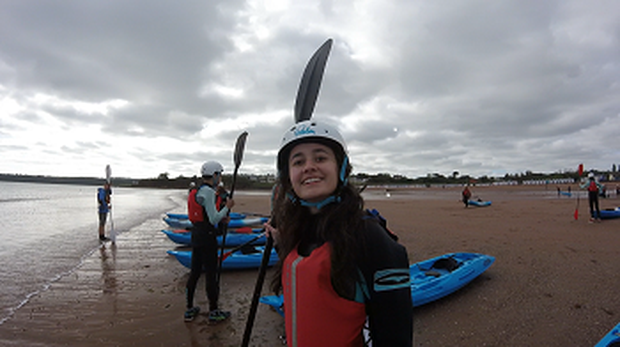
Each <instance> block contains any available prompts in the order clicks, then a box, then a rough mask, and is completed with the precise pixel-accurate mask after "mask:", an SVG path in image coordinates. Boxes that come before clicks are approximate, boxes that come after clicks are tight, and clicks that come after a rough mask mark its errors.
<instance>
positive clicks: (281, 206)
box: [266, 120, 413, 346]
mask: <svg viewBox="0 0 620 347" xmlns="http://www.w3.org/2000/svg"><path fill="white" fill-rule="evenodd" d="M351 170H352V166H351V165H350V164H349V160H348V156H347V151H346V144H345V142H344V140H343V138H342V136H341V135H340V133H339V132H338V131H337V130H336V129H335V128H332V127H331V126H328V125H325V124H322V123H320V122H316V121H311V120H306V121H302V122H299V123H297V124H296V125H295V126H293V127H291V128H290V129H289V130H288V131H287V132H286V133H285V135H284V138H283V141H282V145H281V147H280V151H279V153H278V173H279V178H280V182H279V184H280V186H281V189H280V191H281V192H282V193H283V194H279V196H278V197H277V199H276V203H275V205H274V214H275V216H274V218H273V219H274V221H275V224H276V225H277V230H276V229H274V228H272V227H270V226H268V225H267V226H266V227H267V228H268V230H269V231H270V232H271V233H272V234H273V235H275V238H276V241H277V244H278V246H279V247H278V256H279V258H280V259H282V262H281V263H280V264H279V265H278V268H277V272H276V277H275V279H274V282H273V289H274V291H275V292H279V291H280V290H282V291H283V294H284V302H285V306H286V309H285V310H284V312H285V325H286V336H287V340H288V341H287V342H288V343H289V344H290V345H295V346H297V345H299V346H305V345H322V346H324V345H334V346H361V345H363V342H364V335H363V333H362V328H363V326H364V324H365V322H366V321H368V325H369V330H370V336H372V343H373V345H375V346H411V344H412V334H413V333H412V331H413V316H412V312H411V309H410V308H411V306H412V303H411V288H410V285H409V270H408V267H409V261H408V258H407V251H406V249H405V248H404V247H403V246H401V245H400V244H398V243H397V242H396V241H395V240H394V239H393V238H391V237H390V236H389V235H388V233H387V232H386V231H385V229H384V228H382V227H381V226H380V225H379V224H378V223H376V221H375V220H372V219H369V218H365V213H364V210H363V206H364V201H363V199H362V197H361V196H360V194H359V192H358V191H357V189H356V188H354V187H353V186H352V185H351V184H349V182H348V177H349V174H350V173H351Z"/></svg>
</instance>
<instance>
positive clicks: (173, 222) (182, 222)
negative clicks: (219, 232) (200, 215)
mask: <svg viewBox="0 0 620 347" xmlns="http://www.w3.org/2000/svg"><path fill="white" fill-rule="evenodd" d="M268 220H269V218H267V217H257V218H243V219H232V220H231V221H230V222H229V223H228V227H229V228H242V227H249V226H257V225H262V224H264V223H266V222H267V221H268ZM164 222H166V224H168V226H170V227H171V228H175V229H189V228H191V227H192V222H190V221H189V219H178V218H170V217H164Z"/></svg>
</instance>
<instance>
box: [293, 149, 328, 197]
mask: <svg viewBox="0 0 620 347" xmlns="http://www.w3.org/2000/svg"><path fill="white" fill-rule="evenodd" d="M288 169H289V174H290V180H291V184H292V186H293V190H294V191H295V194H297V196H298V197H300V198H301V199H303V200H306V201H308V202H320V201H322V200H323V199H325V198H327V197H329V196H330V195H332V193H333V192H334V191H335V190H336V187H337V186H338V163H337V161H336V155H335V154H334V151H332V149H331V148H329V147H327V146H325V145H322V144H318V143H302V144H299V145H297V146H295V147H293V149H292V150H291V153H290V155H289V158H288Z"/></svg>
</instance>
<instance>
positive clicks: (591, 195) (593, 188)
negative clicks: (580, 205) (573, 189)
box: [581, 172, 601, 223]
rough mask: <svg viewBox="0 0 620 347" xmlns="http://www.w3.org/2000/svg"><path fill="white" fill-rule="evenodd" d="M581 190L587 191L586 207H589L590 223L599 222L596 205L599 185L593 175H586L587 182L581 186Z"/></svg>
mask: <svg viewBox="0 0 620 347" xmlns="http://www.w3.org/2000/svg"><path fill="white" fill-rule="evenodd" d="M581 188H582V189H583V188H587V189H588V205H589V206H590V223H594V222H595V221H596V222H600V221H601V210H600V209H599V205H598V196H599V192H600V190H601V184H600V183H598V182H597V181H596V177H594V173H593V172H590V173H589V174H588V180H587V181H586V182H585V183H584V184H583V185H581Z"/></svg>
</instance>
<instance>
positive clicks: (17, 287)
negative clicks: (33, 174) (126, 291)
mask: <svg viewBox="0 0 620 347" xmlns="http://www.w3.org/2000/svg"><path fill="white" fill-rule="evenodd" d="M97 188H98V187H97V186H78V185H58V184H41V183H15V182H3V181H0V238H1V240H2V242H0V264H3V266H2V271H1V272H0V283H2V286H0V324H3V323H4V322H5V321H6V320H7V319H9V318H10V317H11V316H12V315H13V313H14V312H15V311H16V310H18V309H19V308H21V307H22V306H23V305H24V304H25V303H26V302H27V301H28V299H29V298H30V297H32V296H33V295H36V294H37V293H39V292H41V291H43V290H46V289H47V288H48V287H49V286H50V284H51V283H53V282H55V281H57V280H58V279H60V278H62V277H63V276H66V275H69V274H70V273H71V272H72V271H74V270H75V269H76V267H78V266H79V265H80V264H81V263H82V262H83V260H84V259H85V258H86V257H88V256H89V255H90V254H92V253H93V252H94V251H96V250H97V249H98V248H99V246H100V244H99V241H98V239H97V235H98V232H97V225H98V216H97V200H96V193H97ZM185 195H186V192H185V190H160V189H143V188H115V187H113V194H112V213H111V215H110V216H108V223H107V225H106V233H109V231H110V228H111V226H112V224H113V225H114V229H115V231H116V232H117V235H122V234H123V233H130V232H131V229H132V228H134V227H136V226H138V225H140V224H142V223H143V222H144V221H146V220H148V219H153V218H160V217H161V216H162V215H163V214H164V213H165V212H167V211H170V210H173V209H177V210H179V211H183V208H184V204H185ZM162 226H163V224H162ZM155 231H157V230H154V233H153V235H156V233H155ZM121 241H122V237H121V238H120V239H119V240H118V242H121Z"/></svg>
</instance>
